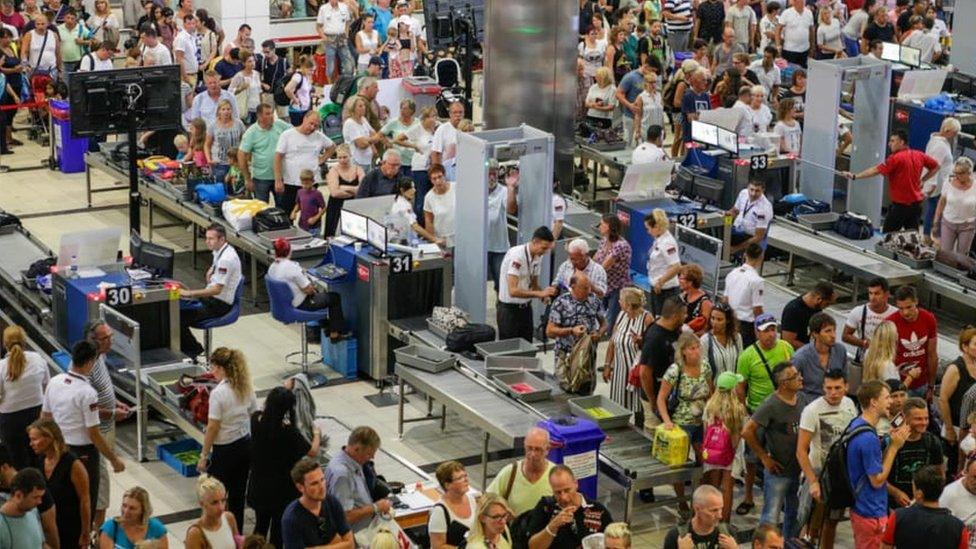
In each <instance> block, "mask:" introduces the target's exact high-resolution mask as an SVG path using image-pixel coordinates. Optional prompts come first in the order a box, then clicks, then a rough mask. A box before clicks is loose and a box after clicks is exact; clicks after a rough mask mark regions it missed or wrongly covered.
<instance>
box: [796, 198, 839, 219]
mask: <svg viewBox="0 0 976 549" xmlns="http://www.w3.org/2000/svg"><path fill="white" fill-rule="evenodd" d="M829 211H830V204H828V203H826V202H824V201H822V200H813V199H808V200H804V201H803V202H800V203H799V204H797V205H796V206H793V211H792V212H791V214H792V217H793V219H796V218H797V217H799V216H801V215H808V214H818V213H826V212H829Z"/></svg>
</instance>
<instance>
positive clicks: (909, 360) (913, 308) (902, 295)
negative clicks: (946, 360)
mask: <svg viewBox="0 0 976 549" xmlns="http://www.w3.org/2000/svg"><path fill="white" fill-rule="evenodd" d="M895 306H896V307H898V312H896V313H892V314H891V316H889V317H888V318H887V320H890V321H891V322H894V324H895V326H896V327H897V328H898V348H897V350H896V351H895V359H894V361H895V366H897V367H898V371H899V372H900V373H901V378H902V380H903V381H904V380H905V378H906V376H907V374H908V372H909V371H911V370H912V369H914V368H915V367H919V368H921V369H922V375H919V376H918V377H917V378H914V379H912V380H911V382H910V383H909V385H908V394H909V395H910V396H917V397H922V396H924V397H925V398H926V400H931V399H932V388H933V387H935V373H936V370H937V369H938V367H939V353H938V350H937V346H938V343H939V333H938V329H937V324H936V321H935V315H933V314H932V313H930V312H928V311H926V310H925V309H923V308H921V307H919V306H918V296H916V294H915V288H914V287H912V286H902V287H901V288H898V291H897V292H896V293H895Z"/></svg>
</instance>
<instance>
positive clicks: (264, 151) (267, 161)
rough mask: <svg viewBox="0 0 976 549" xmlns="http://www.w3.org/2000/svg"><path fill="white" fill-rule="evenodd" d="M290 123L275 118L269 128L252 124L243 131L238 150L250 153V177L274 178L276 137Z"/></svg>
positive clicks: (289, 126) (288, 126)
mask: <svg viewBox="0 0 976 549" xmlns="http://www.w3.org/2000/svg"><path fill="white" fill-rule="evenodd" d="M288 128H291V125H290V124H288V123H287V122H285V121H284V120H282V119H280V118H275V121H274V123H273V124H272V125H271V128H270V129H267V130H266V129H264V128H262V127H261V126H260V125H259V124H254V125H252V126H251V127H250V128H248V129H247V131H246V132H244V137H242V138H241V144H240V145H239V148H240V150H242V151H244V152H246V153H249V154H250V155H251V166H250V168H251V177H252V178H254V179H268V180H273V179H274V156H275V150H277V147H278V137H280V136H281V134H282V133H284V131H285V130H287V129H288Z"/></svg>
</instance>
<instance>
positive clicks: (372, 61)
mask: <svg viewBox="0 0 976 549" xmlns="http://www.w3.org/2000/svg"><path fill="white" fill-rule="evenodd" d="M369 64H370V65H379V66H380V67H382V66H383V59H382V58H381V57H380V56H378V55H374V56H373V57H370V58H369Z"/></svg>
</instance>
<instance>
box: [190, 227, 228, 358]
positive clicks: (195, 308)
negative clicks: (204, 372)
mask: <svg viewBox="0 0 976 549" xmlns="http://www.w3.org/2000/svg"><path fill="white" fill-rule="evenodd" d="M205 242H206V244H207V249H208V250H210V251H211V252H213V264H211V265H210V268H209V269H207V276H206V280H207V286H206V287H205V288H203V289H200V290H190V289H188V288H186V287H184V286H182V285H181V286H180V297H181V298H195V299H196V300H197V302H196V303H190V302H183V303H181V306H180V350H181V351H183V353H184V354H186V355H187V356H189V357H196V356H197V355H199V354H200V353H202V352H203V351H204V349H203V346H202V345H200V342H199V341H197V339H196V338H195V337H193V334H192V333H191V332H190V326H191V325H193V324H196V323H198V322H201V321H203V320H206V319H208V318H217V317H219V316H223V315H225V314H227V313H228V312H230V310H231V308H232V307H233V305H234V297H235V296H236V294H237V286H238V285H239V284H240V283H241V279H242V274H241V258H240V257H238V255H237V250H235V249H234V247H233V246H231V245H230V244H228V243H227V232H226V231H225V230H224V227H223V226H222V225H218V224H216V223H214V224H212V225H210V226H209V227H207V236H206V240H205Z"/></svg>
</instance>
